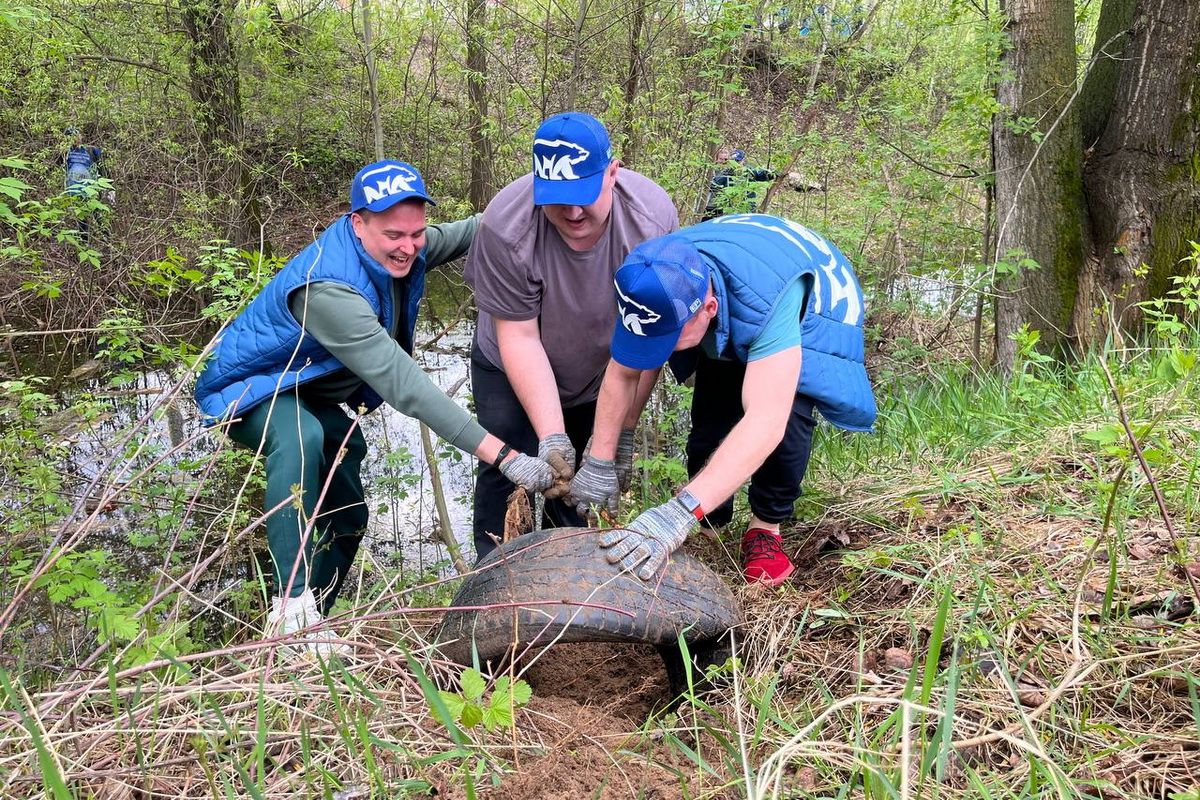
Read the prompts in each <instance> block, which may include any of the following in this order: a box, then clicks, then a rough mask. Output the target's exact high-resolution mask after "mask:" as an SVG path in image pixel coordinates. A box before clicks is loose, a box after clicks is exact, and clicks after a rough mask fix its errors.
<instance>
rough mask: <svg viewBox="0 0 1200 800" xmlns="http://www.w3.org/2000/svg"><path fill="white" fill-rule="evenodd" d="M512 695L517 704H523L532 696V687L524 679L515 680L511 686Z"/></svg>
mask: <svg viewBox="0 0 1200 800" xmlns="http://www.w3.org/2000/svg"><path fill="white" fill-rule="evenodd" d="M512 696H513V700H514V701H515V702H516V704H517V705H519V706H523V705H525V704H526V703H528V702H529V699H530V698H531V697H533V687H532V686H530V685H529V684H528V683H526V682H525V681H517V682H516V684H515V685H514V686H513V689H512Z"/></svg>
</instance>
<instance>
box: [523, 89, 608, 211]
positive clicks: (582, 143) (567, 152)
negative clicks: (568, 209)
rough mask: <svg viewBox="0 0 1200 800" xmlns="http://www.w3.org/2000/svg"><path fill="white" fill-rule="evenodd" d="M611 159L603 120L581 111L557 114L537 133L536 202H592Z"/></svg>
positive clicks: (534, 199) (578, 203) (587, 204)
mask: <svg viewBox="0 0 1200 800" xmlns="http://www.w3.org/2000/svg"><path fill="white" fill-rule="evenodd" d="M611 161H612V144H611V143H610V142H609V140H608V130H607V129H605V127H604V123H603V122H601V121H600V120H598V119H596V118H595V117H593V116H592V115H591V114H584V113H582V112H579V111H570V112H567V113H565V114H555V115H554V116H553V117H550V118H549V119H548V120H546V121H545V122H543V123H542V124H541V125H540V126H539V127H538V129H537V133H535V134H534V136H533V204H534V205H535V206H551V205H562V206H590V205H591V204H592V203H594V202H596V200H598V199H599V198H600V190H601V189H602V188H604V172H605V170H607V169H608V165H609V163H610V162H611Z"/></svg>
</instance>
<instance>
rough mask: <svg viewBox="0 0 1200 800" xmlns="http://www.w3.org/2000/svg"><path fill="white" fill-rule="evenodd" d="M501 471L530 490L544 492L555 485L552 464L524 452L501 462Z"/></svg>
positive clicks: (517, 483) (518, 484)
mask: <svg viewBox="0 0 1200 800" xmlns="http://www.w3.org/2000/svg"><path fill="white" fill-rule="evenodd" d="M500 472H501V474H502V475H504V477H506V478H508V479H509V480H510V481H512V482H513V483H515V484H516V485H517V486H521V487H523V488H524V489H525V490H526V491H528V492H544V491H546V490H547V489H549V488H550V487H551V486H553V485H554V470H552V469H550V465H549V464H547V463H546V462H545V461H542V460H541V459H540V458H534V457H533V456H527V455H525V454H524V453H517V455H516V456H515V457H513V458H510V459H508V460H507V461H503V462H501V463H500Z"/></svg>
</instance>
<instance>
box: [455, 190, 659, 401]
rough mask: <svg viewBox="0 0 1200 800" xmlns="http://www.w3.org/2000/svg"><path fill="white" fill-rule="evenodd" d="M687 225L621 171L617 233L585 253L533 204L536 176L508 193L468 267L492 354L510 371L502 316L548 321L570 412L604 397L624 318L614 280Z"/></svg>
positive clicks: (545, 328) (487, 220)
mask: <svg viewBox="0 0 1200 800" xmlns="http://www.w3.org/2000/svg"><path fill="white" fill-rule="evenodd" d="M678 227H679V214H678V212H677V211H676V210H675V205H674V203H672V202H671V198H670V197H669V196H667V193H666V192H665V191H663V189H662V187H660V186H659V185H658V184H656V183H655V182H654V181H652V180H650V179H649V178H647V177H645V176H643V175H639V174H638V173H636V172H632V171H630V170H627V169H622V170H620V171H619V172H618V174H617V182H616V185H615V186H614V187H613V204H612V213H611V215H610V216H609V219H608V227H607V228H606V229H605V231H604V234H603V235H602V236H601V237H600V241H598V242H597V243H596V244H595V245H594V246H593V247H592V248H591V249H589V250H586V251H584V252H576V251H574V250H572V249H571V248H570V247H568V246H567V244H566V242H564V241H563V239H562V237H561V236H559V234H558V231H557V230H556V229H555V227H554V226H553V225H552V224H550V221H549V220H548V219H546V215H545V214H543V213H542V210H541V209H540V208H538V207H536V206H534V204H533V175H532V174H529V175H526V176H524V177H522V178H518V179H517V180H515V181H513V182H512V183H510V184H509V185H508V186H506V187H504V188H503V189H501V190H500V192H499V194H497V195H496V196H495V197H494V198H493V199H492V202H490V203H488V207H487V209H486V210H485V211H484V212H483V221H482V222H480V224H479V230H478V231H477V232H476V233H475V241H474V242H473V243H472V245H471V250H470V253H469V254H468V255H467V267H466V270H465V276H466V279H467V283H469V284H470V285H471V288H473V289H474V290H475V305H476V306H477V307H478V308H479V324H478V327H477V329H476V334H475V335H476V338H477V341H478V342H479V349H480V350H481V351H482V352H483V355H484V357H485V358H487V360H488V361H490V362H491V363H492V364H493V365H495V366H496V367H497V368H500V369H502V368H503V364H502V363H501V361H500V348H499V346H498V345H497V343H496V324H495V321H494V320H495V319H502V320H516V321H520V320H529V319H540V321H541V323H540V325H541V333H542V347H544V348H545V350H546V357H547V358H548V359H549V361H550V368H551V369H552V370H553V371H554V378H555V381H556V382H557V384H558V396H559V401H560V402H561V403H562V405H563V407H564V408H570V407H572V406H577V405H581V404H583V403H587V402H590V401H592V400H595V399H596V396H597V395H598V394H599V392H600V381H601V379H602V378H603V377H604V368H605V366H606V365H607V364H608V347H609V342H610V340H611V339H612V331H613V324H614V323H615V322H616V319H617V303H616V299H615V297H614V294H613V275H614V274H615V273H616V271H617V268H618V267H620V266H621V262H623V261H624V260H625V256H627V255H628V254H629V251H630V250H632V249H633V248H634V247H637V246H638V245H639V244H641V243H642V242H644V241H646V240H647V239H652V238H654V237H655V236H662V235H664V234H667V233H670V232H671V231H674V230H676V229H677V228H678Z"/></svg>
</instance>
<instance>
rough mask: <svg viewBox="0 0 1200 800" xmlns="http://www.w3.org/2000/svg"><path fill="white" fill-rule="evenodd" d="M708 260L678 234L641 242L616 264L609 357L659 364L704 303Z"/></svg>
mask: <svg viewBox="0 0 1200 800" xmlns="http://www.w3.org/2000/svg"><path fill="white" fill-rule="evenodd" d="M708 278H709V273H708V264H707V263H706V262H705V261H704V259H703V258H701V256H700V252H699V251H698V250H696V247H695V245H693V244H692V243H691V242H689V241H688V240H687V239H685V238H684V237H682V236H680V235H678V234H674V233H671V234H667V235H666V236H660V237H658V238H657V239H651V240H650V241H648V242H643V243H642V244H640V245H638V246H637V247H635V248H634V249H633V251H632V252H630V254H629V255H628V256H627V257H626V259H625V263H624V264H622V265H621V268H620V269H618V270H617V275H616V279H615V280H614V283H615V284H616V286H617V324H616V325H615V326H614V328H613V336H612V357H613V359H614V360H615V361H616V362H617V363H618V364H621V365H623V366H626V367H629V368H630V369H658V368H659V367H661V366H662V365H663V364H665V363H667V359H668V358H669V357H670V356H671V353H672V352H673V351H674V350H675V345H676V344H678V343H679V334H680V332H681V331H682V330H683V326H684V325H685V324H686V323H687V321H688V320H690V319H691V318H692V317H693V316H694V315H695V313H696V311H697V310H698V309H699V308H700V306H701V305H703V304H704V298H705V296H706V295H707V294H708Z"/></svg>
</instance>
